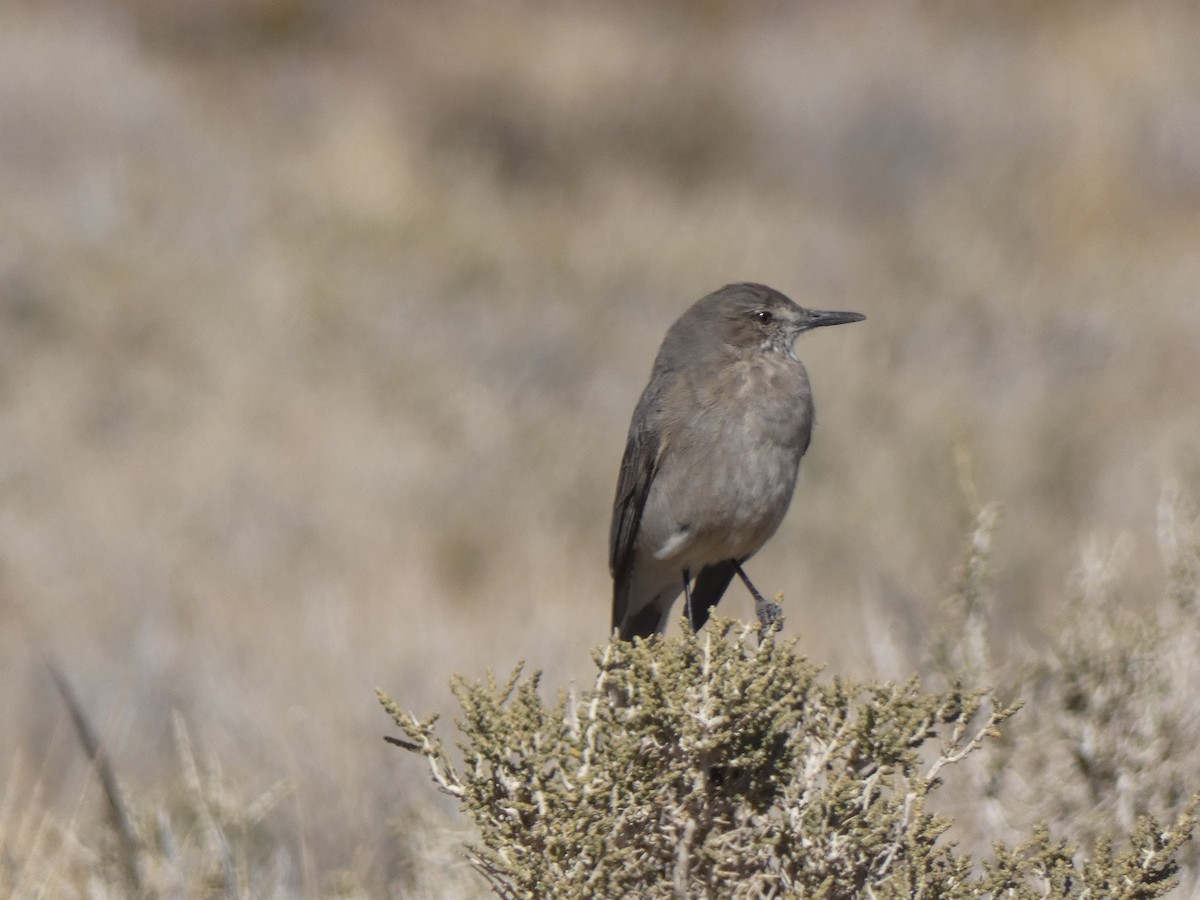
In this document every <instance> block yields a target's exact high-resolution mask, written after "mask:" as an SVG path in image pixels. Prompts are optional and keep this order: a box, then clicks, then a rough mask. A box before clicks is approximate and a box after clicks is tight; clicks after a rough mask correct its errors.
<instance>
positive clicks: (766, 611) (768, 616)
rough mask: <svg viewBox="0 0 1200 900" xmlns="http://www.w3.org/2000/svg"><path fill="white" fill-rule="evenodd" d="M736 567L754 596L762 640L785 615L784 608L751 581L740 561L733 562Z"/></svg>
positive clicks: (759, 636) (760, 638) (747, 588)
mask: <svg viewBox="0 0 1200 900" xmlns="http://www.w3.org/2000/svg"><path fill="white" fill-rule="evenodd" d="M733 567H734V569H735V570H736V571H737V573H738V577H739V578H741V579H742V584H744V585H746V590H748V591H749V592H750V596H751V597H753V598H754V612H755V614H756V615H757V616H758V626H759V627H758V639H759V640H760V641H761V640H762V639H763V638H765V637H766V636H767V632H769V631H770V630H771V626H772V625H774V624H775V623H776V622H778V621H779V619H780V618H781V617H782V616H783V608H782V607H781V606H780V605H779V604H778V603H776V602H775V601H774V600H768V599H766V598H765V597H764V596H763V595H762V594H760V593H759V592H758V588H756V587H755V586H754V585H753V584H752V583H751V581H750V577H749V576H748V575H747V574H746V572H745V570H744V569H742V564H741V563H740V562H735V563H734V564H733Z"/></svg>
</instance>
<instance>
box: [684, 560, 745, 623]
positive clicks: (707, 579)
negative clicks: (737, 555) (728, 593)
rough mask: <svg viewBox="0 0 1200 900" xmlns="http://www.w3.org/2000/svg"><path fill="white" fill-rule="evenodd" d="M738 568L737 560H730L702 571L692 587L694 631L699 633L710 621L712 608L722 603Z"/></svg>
mask: <svg viewBox="0 0 1200 900" xmlns="http://www.w3.org/2000/svg"><path fill="white" fill-rule="evenodd" d="M737 566H738V564H737V561H736V560H732V559H728V560H726V561H725V562H720V563H716V564H715V565H711V566H705V567H704V568H703V569H701V570H700V574H699V575H697V576H696V583H695V584H694V585H693V586H692V623H691V624H692V631H699V630H700V629H701V628H702V627H703V626H704V623H705V622H707V621H708V616H709V614H710V613H711V612H712V608H713V607H714V606H716V605H717V603H718V602H720V600H721V597H722V596H724V594H725V589H726V588H727V587H729V582H731V581H733V576H734V575H736V574H737Z"/></svg>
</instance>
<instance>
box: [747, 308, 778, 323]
mask: <svg viewBox="0 0 1200 900" xmlns="http://www.w3.org/2000/svg"><path fill="white" fill-rule="evenodd" d="M750 315H751V318H753V319H754V320H755V321H756V322H762V323H763V324H764V325H766V324H767V323H768V322H770V321H771V320H772V319H774V318H775V316H774V315H772V314H771V311H770V310H768V309H758V310H755V311H754V312H753V313H751V314H750Z"/></svg>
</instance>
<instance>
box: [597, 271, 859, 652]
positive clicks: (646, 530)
mask: <svg viewBox="0 0 1200 900" xmlns="http://www.w3.org/2000/svg"><path fill="white" fill-rule="evenodd" d="M865 318H866V316H864V315H862V314H861V313H856V312H832V311H825V310H813V309H805V308H803V307H801V306H799V305H798V304H796V303H795V302H793V301H792V300H790V299H789V298H788V297H786V296H785V295H784V294H782V293H780V292H779V291H777V290H775V289H773V288H770V287H767V286H766V285H762V284H755V283H750V282H743V283H738V284H729V285H726V286H725V287H723V288H721V289H720V290H717V291H714V292H713V293H711V294H708V295H707V296H705V297H702V298H701V299H700V300H698V301H696V302H695V303H694V304H693V305H692V306H691V307H690V308H689V309H688V310H687V311H685V312H684V313H683V315H681V316H680V317H679V318H678V319H677V320H676V321H675V323H674V324H673V325H671V327H670V328H669V329H668V330H667V334H666V337H665V338H664V339H663V342H662V346H661V347H660V349H659V351H658V356H657V357H656V359H655V361H654V367H653V370H652V372H651V375H650V381H649V383H648V384H647V385H646V388H645V390H644V391H643V392H642V395H641V399H640V400H639V401H638V404H637V407H636V408H635V409H634V413H633V419H632V421H631V422H630V426H629V436H628V440H627V442H626V446H625V453H624V456H623V457H622V460H621V469H620V473H619V475H618V478H617V490H616V496H615V498H614V499H613V512H612V524H611V527H610V530H609V569H610V572H611V574H612V579H613V602H612V629H613V631H615V632H616V634H617V636H618V637H619V638H620V639H621V640H624V641H632V640H633V639H634V638H647V637H650V636H651V635H655V634H662V633H663V632H664V631H665V630H666V628H667V625H668V624H669V622H670V615H671V608H672V606H674V604H675V601H676V600H677V599H678V597H679V595H680V594H681V593H683V594H685V596H686V610H685V613H686V617H687V620H688V623H689V624H690V626H691V628H692V630H693V631H698V630H699V629H700V628H701V627H702V626H703V625H704V623H705V622H706V621H707V620H708V617H709V615H710V613H711V611H712V609H713V607H715V606H716V604H717V602H718V601H719V600H720V599H721V597H722V595H723V594H724V593H725V590H726V588H727V587H728V586H729V584H730V582H731V581H732V580H733V577H734V576H735V575H737V576H739V577H740V578H741V579H742V581H743V582H744V583H745V584H746V587H747V588H748V589H749V590H750V592H751V594H752V595H753V597H754V599H755V604H756V608H757V609H758V611H759V614H760V619H762V621H763V629H764V631H765V630H766V628H767V620H766V619H765V618H763V617H764V615H765V614H766V610H767V609H768V608H769V607H770V606H771V604H767V602H766V601H765V600H763V598H762V595H761V594H759V592H758V591H757V590H756V589H755V588H754V585H753V584H752V583H751V582H750V579H749V578H748V577H747V576H746V573H745V571H744V569H743V568H742V566H743V564H744V563H745V562H746V561H747V560H748V559H750V557H752V556H753V555H754V554H755V553H757V552H758V551H759V550H760V549H761V548H762V546H763V545H764V544H765V543H766V542H767V540H768V539H769V538H770V537H771V536H772V535H773V534H774V533H775V531H776V530H777V529H778V528H779V525H780V523H781V522H782V521H783V518H784V515H785V514H786V513H787V509H788V506H789V504H790V503H791V499H792V493H793V491H794V489H795V486H796V477H797V475H798V473H799V468H800V459H801V457H803V456H804V453H805V451H806V450H807V449H808V445H809V441H810V439H811V436H812V429H813V400H812V389H811V387H810V385H809V380H808V373H807V371H806V370H805V368H804V364H803V363H801V362H800V359H799V358H798V357H797V356H796V351H795V341H796V338H797V337H798V336H799V335H800V334H802V333H803V332H806V331H811V330H812V329H814V328H822V327H825V326H828V325H841V324H845V323H849V322H860V321H862V320H864V319H865ZM774 609H775V614H776V615H777V614H778V607H777V606H776V607H774Z"/></svg>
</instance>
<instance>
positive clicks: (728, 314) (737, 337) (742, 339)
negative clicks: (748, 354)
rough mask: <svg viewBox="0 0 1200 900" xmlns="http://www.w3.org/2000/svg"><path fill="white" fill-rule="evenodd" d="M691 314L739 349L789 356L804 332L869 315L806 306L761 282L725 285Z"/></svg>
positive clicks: (705, 299) (721, 338) (706, 298)
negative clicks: (761, 350)
mask: <svg viewBox="0 0 1200 900" xmlns="http://www.w3.org/2000/svg"><path fill="white" fill-rule="evenodd" d="M692 314H695V315H696V317H697V319H698V320H699V323H702V324H704V325H706V326H708V327H709V328H711V329H712V331H713V332H714V333H715V335H716V336H719V338H720V340H721V341H722V342H723V343H725V344H726V345H728V346H730V347H732V348H734V349H736V350H754V349H755V348H761V349H763V350H775V351H778V352H781V353H785V354H787V355H789V356H792V355H794V353H793V349H792V346H793V344H794V343H795V340H796V338H797V337H798V336H799V335H800V334H801V333H802V332H805V331H809V330H811V329H813V328H820V327H822V326H824V325H842V324H845V323H847V322H861V321H862V320H863V319H865V318H866V316H864V315H862V314H861V313H856V312H830V311H826V310H819V309H805V308H804V307H802V306H798V305H797V304H796V303H794V302H792V301H791V300H790V299H788V298H787V297H785V296H784V295H783V294H781V293H780V292H779V291H777V290H774V289H773V288H769V287H767V286H766V285H762V284H730V285H726V286H725V287H723V288H721V289H720V290H719V291H714V292H713V293H711V294H709V295H708V296H707V297H705V298H704V299H702V300H700V301H699V302H697V303H696V305H695V306H693V307H692V309H691V310H690V311H689V312H688V315H692Z"/></svg>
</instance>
